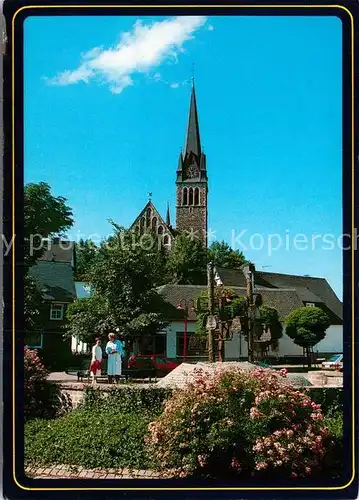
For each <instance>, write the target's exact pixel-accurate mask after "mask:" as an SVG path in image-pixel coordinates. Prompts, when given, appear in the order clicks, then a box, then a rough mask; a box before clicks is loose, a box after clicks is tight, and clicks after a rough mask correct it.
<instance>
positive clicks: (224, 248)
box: [208, 241, 247, 269]
mask: <svg viewBox="0 0 359 500" xmlns="http://www.w3.org/2000/svg"><path fill="white" fill-rule="evenodd" d="M208 260H209V261H212V262H214V263H215V264H216V265H217V266H218V267H225V268H228V269H240V268H241V266H242V265H243V264H245V263H246V262H247V261H246V259H245V257H244V255H243V253H242V252H240V251H239V250H233V249H232V248H231V247H230V246H229V245H228V244H227V243H226V242H225V241H221V242H219V241H214V242H213V243H212V245H211V246H210V247H209V249H208Z"/></svg>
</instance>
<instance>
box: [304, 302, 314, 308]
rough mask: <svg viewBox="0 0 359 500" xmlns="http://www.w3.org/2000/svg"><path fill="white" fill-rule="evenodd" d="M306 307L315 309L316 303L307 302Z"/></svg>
mask: <svg viewBox="0 0 359 500" xmlns="http://www.w3.org/2000/svg"><path fill="white" fill-rule="evenodd" d="M305 306H306V307H315V304H314V302H307V303H306V304H305Z"/></svg>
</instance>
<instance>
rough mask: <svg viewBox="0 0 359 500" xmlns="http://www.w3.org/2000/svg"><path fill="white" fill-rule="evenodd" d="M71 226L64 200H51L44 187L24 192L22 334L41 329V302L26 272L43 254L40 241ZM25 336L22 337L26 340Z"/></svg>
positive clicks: (62, 198)
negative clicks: (23, 329)
mask: <svg viewBox="0 0 359 500" xmlns="http://www.w3.org/2000/svg"><path fill="white" fill-rule="evenodd" d="M72 225H73V218H72V211H71V209H70V207H69V206H68V205H67V204H66V198H64V197H62V196H58V197H56V196H54V195H53V194H52V193H51V188H50V186H49V185H48V184H46V183H44V182H40V183H39V184H27V185H26V186H25V188H24V328H25V334H26V335H27V334H28V333H31V332H34V331H36V330H38V329H40V328H41V323H42V312H43V311H44V301H43V299H42V294H41V290H39V287H38V284H37V283H36V281H35V280H34V278H33V277H31V276H30V274H29V269H30V268H31V267H32V266H33V265H34V264H36V261H37V259H38V258H39V257H41V255H42V254H43V252H44V250H45V247H44V245H43V243H42V239H43V238H49V237H52V236H60V235H62V234H63V233H64V232H65V231H66V230H67V229H69V228H70V227H71V226H72ZM26 335H25V336H26Z"/></svg>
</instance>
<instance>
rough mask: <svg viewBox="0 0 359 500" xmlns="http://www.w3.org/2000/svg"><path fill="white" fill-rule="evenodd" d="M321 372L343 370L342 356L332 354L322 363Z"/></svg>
mask: <svg viewBox="0 0 359 500" xmlns="http://www.w3.org/2000/svg"><path fill="white" fill-rule="evenodd" d="M322 369H323V370H339V371H342V370H343V354H334V355H333V356H331V357H330V358H329V359H328V360H327V361H323V363H322Z"/></svg>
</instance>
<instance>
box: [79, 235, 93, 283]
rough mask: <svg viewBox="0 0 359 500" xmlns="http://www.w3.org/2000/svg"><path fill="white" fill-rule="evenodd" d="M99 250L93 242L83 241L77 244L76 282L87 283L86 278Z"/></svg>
mask: <svg viewBox="0 0 359 500" xmlns="http://www.w3.org/2000/svg"><path fill="white" fill-rule="evenodd" d="M97 250H98V248H97V246H96V245H95V243H94V242H93V241H91V240H83V239H81V240H80V241H79V242H78V243H76V271H75V279H76V280H78V281H86V276H87V274H88V272H89V270H90V268H91V266H92V265H93V263H94V261H95V259H96V255H97Z"/></svg>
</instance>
